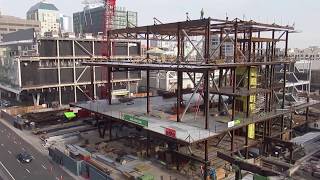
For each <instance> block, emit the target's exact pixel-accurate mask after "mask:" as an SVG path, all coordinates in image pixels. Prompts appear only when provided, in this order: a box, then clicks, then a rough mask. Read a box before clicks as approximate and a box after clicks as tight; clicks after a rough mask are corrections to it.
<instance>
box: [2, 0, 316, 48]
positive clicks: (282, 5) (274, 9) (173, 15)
mask: <svg viewBox="0 0 320 180" xmlns="http://www.w3.org/2000/svg"><path fill="white" fill-rule="evenodd" d="M307 1H308V3H301V1H299V0H282V1H280V2H279V1H277V0H270V1H268V3H265V2H263V1H255V0H245V1H241V2H240V1H236V0H227V1H223V0H214V1H212V0H202V1H197V3H196V4H192V6H188V4H190V3H192V2H193V1H192V0H185V1H184V3H183V4H182V3H180V2H179V1H178V0H171V1H169V0H163V1H154V2H152V3H150V1H147V0H139V3H137V2H133V1H132V0H131V1H130V0H118V2H117V3H118V6H122V7H126V9H127V10H130V11H137V12H138V25H139V26H141V25H150V24H152V23H153V17H157V18H158V19H160V20H161V21H163V22H174V21H182V20H185V19H186V12H188V13H189V17H190V18H191V19H197V18H199V17H200V11H201V9H202V8H203V9H204V12H205V17H209V16H210V17H212V18H220V19H224V18H225V17H226V16H228V17H229V18H230V19H233V18H235V17H238V18H245V19H246V20H250V19H252V20H255V21H258V22H263V23H273V22H275V23H277V24H281V25H287V24H289V25H295V27H296V30H297V31H299V33H297V34H294V35H291V41H290V43H289V46H290V47H291V48H307V47H309V46H319V45H320V35H319V34H317V30H316V29H317V26H319V25H314V24H313V23H312V22H310V21H308V18H310V17H314V19H317V18H319V17H320V14H319V13H317V10H319V9H320V8H319V7H320V2H317V1H315V0H307ZM24 2H25V3H24V4H23V5H20V6H18V7H17V6H16V5H17V4H18V3H19V1H18V0H0V7H1V8H0V11H1V12H2V14H6V15H13V16H17V17H22V18H25V17H26V12H27V10H28V9H29V8H30V7H31V6H32V5H34V4H36V3H37V2H39V0H26V1H24ZM47 2H50V3H53V4H55V5H56V6H57V8H58V9H59V10H60V13H62V14H66V15H69V16H72V13H74V12H78V11H81V10H82V9H83V7H84V5H83V4H82V3H81V2H82V1H81V0H76V1H62V0H48V1H47ZM179 3H180V4H181V5H180V4H179ZM288 3H290V7H288ZM168 4H171V5H168ZM275 4H276V5H275ZM212 5H215V6H212ZM154 7H157V8H154ZM217 7H218V8H217ZM167 12H170V15H168V13H167ZM284 12H285V13H284Z"/></svg>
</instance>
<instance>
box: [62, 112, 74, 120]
mask: <svg viewBox="0 0 320 180" xmlns="http://www.w3.org/2000/svg"><path fill="white" fill-rule="evenodd" d="M64 116H65V117H66V118H67V119H69V120H71V119H73V118H75V117H76V116H77V115H76V114H75V113H74V112H65V113H64Z"/></svg>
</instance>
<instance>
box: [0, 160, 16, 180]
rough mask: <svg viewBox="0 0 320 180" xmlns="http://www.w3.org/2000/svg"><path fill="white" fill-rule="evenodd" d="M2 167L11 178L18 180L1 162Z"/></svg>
mask: <svg viewBox="0 0 320 180" xmlns="http://www.w3.org/2000/svg"><path fill="white" fill-rule="evenodd" d="M0 165H1V166H2V167H3V168H4V170H6V172H7V173H8V174H9V175H10V177H11V178H12V179H13V180H16V179H15V178H14V177H13V176H12V174H11V173H10V172H9V170H8V169H7V168H6V167H5V166H4V165H3V164H2V162H1V161H0Z"/></svg>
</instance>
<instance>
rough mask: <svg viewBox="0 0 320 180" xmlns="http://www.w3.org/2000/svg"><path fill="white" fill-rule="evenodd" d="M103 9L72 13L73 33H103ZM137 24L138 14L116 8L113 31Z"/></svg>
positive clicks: (89, 9)
mask: <svg viewBox="0 0 320 180" xmlns="http://www.w3.org/2000/svg"><path fill="white" fill-rule="evenodd" d="M104 12H105V8H104V7H96V8H90V7H87V8H85V9H84V10H83V11H81V12H76V13H73V29H74V32H75V33H93V34H99V33H101V32H103V20H104V19H103V17H104ZM137 24H138V13H137V12H132V11H126V9H125V8H120V7H117V8H116V11H115V17H114V19H113V25H112V28H113V29H120V28H126V27H134V26H137Z"/></svg>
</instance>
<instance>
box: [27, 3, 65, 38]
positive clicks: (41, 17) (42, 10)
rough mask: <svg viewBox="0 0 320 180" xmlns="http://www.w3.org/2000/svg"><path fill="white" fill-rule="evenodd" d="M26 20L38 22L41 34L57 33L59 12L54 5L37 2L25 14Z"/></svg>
mask: <svg viewBox="0 0 320 180" xmlns="http://www.w3.org/2000/svg"><path fill="white" fill-rule="evenodd" d="M27 19H30V20H36V21H40V25H41V34H44V33H45V32H52V31H56V32H58V31H59V10H58V8H57V7H56V6H55V5H54V4H50V3H47V2H39V3H37V4H35V5H34V6H32V7H31V8H30V9H29V10H28V12H27Z"/></svg>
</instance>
